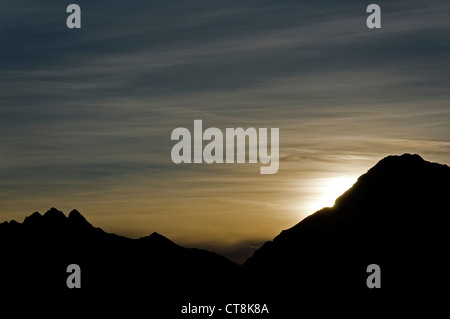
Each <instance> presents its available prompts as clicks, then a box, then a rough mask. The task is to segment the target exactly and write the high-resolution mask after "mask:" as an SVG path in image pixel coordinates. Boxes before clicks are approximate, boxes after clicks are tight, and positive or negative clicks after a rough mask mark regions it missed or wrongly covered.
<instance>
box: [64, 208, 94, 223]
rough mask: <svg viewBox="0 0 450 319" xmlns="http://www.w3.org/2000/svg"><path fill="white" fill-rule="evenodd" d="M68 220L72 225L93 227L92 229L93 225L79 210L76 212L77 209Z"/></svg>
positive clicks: (70, 214)
mask: <svg viewBox="0 0 450 319" xmlns="http://www.w3.org/2000/svg"><path fill="white" fill-rule="evenodd" d="M67 220H68V221H69V223H70V224H72V225H78V226H91V227H92V225H91V224H90V223H89V222H88V221H87V220H86V218H84V216H83V215H81V213H80V212H79V211H78V210H76V209H74V210H72V211H71V212H70V213H69V216H68V217H67Z"/></svg>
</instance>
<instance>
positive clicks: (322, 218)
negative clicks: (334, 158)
mask: <svg viewBox="0 0 450 319" xmlns="http://www.w3.org/2000/svg"><path fill="white" fill-rule="evenodd" d="M449 182H450V168H449V167H448V166H446V165H441V164H436V163H430V162H427V161H424V160H423V159H422V158H421V157H420V156H418V155H410V154H404V155H402V156H389V157H386V158H384V159H383V160H381V161H380V162H379V163H378V164H377V165H375V166H374V167H373V168H371V169H370V170H369V171H368V172H367V173H366V174H364V175H362V176H361V177H360V178H359V179H358V181H357V182H356V183H355V185H354V186H353V187H352V188H351V189H349V190H348V191H347V192H345V193H344V194H343V195H342V196H341V197H339V198H338V199H337V200H336V204H335V206H334V207H332V208H324V209H322V210H320V211H318V212H316V213H314V214H312V215H310V216H309V217H307V218H305V219H304V220H302V221H301V222H300V223H298V224H297V225H295V226H294V227H292V228H290V229H288V230H285V231H282V232H281V233H280V234H279V235H278V236H277V237H275V239H274V240H273V241H271V242H267V243H266V244H264V245H263V247H261V248H260V249H259V250H257V251H256V252H255V254H254V255H253V256H252V257H251V258H249V259H248V260H247V262H246V263H245V264H244V265H242V266H238V265H236V264H234V263H232V262H231V261H229V260H227V259H226V258H224V257H222V256H220V255H217V254H215V253H212V252H208V251H205V250H199V249H188V248H184V247H181V246H179V245H177V244H175V243H173V242H172V241H170V240H169V239H167V238H165V237H164V236H162V235H160V234H157V233H153V234H151V235H150V236H147V237H143V238H140V239H129V238H126V237H122V236H118V235H115V234H109V233H106V232H104V231H103V230H101V229H100V228H96V227H94V226H92V225H91V224H90V223H89V222H88V221H87V220H86V219H85V218H84V217H83V216H82V215H81V214H80V213H79V212H78V211H76V210H74V211H72V212H70V214H69V215H68V216H67V217H66V216H65V215H64V214H63V213H62V212H61V211H58V210H57V209H55V208H52V209H50V210H49V211H48V212H46V213H45V214H44V215H41V214H39V213H34V214H32V215H30V216H28V217H26V218H25V220H24V221H23V223H18V222H15V221H11V222H4V223H2V224H0V243H1V247H2V250H1V260H2V262H1V266H0V271H1V273H0V274H1V286H0V289H1V290H3V292H7V293H8V294H9V295H10V296H19V297H18V298H19V299H18V300H21V299H20V298H25V300H27V301H26V302H30V300H33V301H36V300H39V298H40V297H42V298H44V299H46V300H52V301H53V302H52V304H53V305H54V306H52V307H56V306H55V305H62V304H71V305H73V303H75V304H76V305H77V308H76V309H84V306H86V307H87V306H88V305H91V308H90V309H91V311H92V309H97V310H99V311H100V312H102V313H105V311H106V312H108V311H112V313H115V312H116V311H118V310H119V309H121V310H123V311H125V312H127V313H129V312H130V311H137V312H139V311H142V309H147V310H148V313H149V314H159V316H158V317H159V318H179V317H180V309H181V305H183V304H187V303H188V302H190V303H195V302H197V304H199V305H200V304H203V305H211V304H215V305H217V306H218V307H219V306H222V307H224V306H225V304H227V303H236V302H239V303H266V304H268V305H269V309H270V310H271V314H270V317H272V318H285V317H286V315H296V316H297V315H298V316H300V314H301V311H300V310H299V307H301V308H302V309H303V311H306V309H307V308H308V307H309V308H313V309H315V311H316V313H321V312H323V311H325V310H328V311H333V313H336V312H337V311H338V310H337V309H338V308H335V307H334V305H340V306H341V307H343V309H345V310H347V311H348V310H349V309H351V308H352V307H353V308H355V309H357V308H358V307H359V309H361V307H362V306H364V305H367V306H368V307H372V308H373V307H376V308H377V309H388V308H389V309H391V310H392V309H393V307H394V308H395V307H397V308H401V309H402V310H403V311H406V310H408V309H406V310H405V309H403V308H402V307H400V306H399V302H398V298H401V300H407V301H408V303H411V302H414V300H417V301H419V303H420V304H422V305H423V304H425V305H426V304H427V303H426V302H427V301H428V300H430V298H431V297H432V298H433V299H434V294H435V293H437V292H439V291H442V289H445V284H444V281H445V280H446V279H445V278H446V273H447V271H448V267H447V265H448V261H447V259H448V258H447V256H446V255H447V252H448V242H449V240H448V237H449V231H448V227H449V224H448V216H449V213H450V209H449V205H448V195H449V194H450V183H449ZM69 264H78V265H79V266H80V267H81V269H82V288H81V289H69V288H67V286H66V278H67V276H68V274H67V273H66V267H67V266H68V265H69ZM370 264H377V265H379V266H380V267H381V288H380V289H376V288H374V289H369V288H368V287H367V285H366V279H367V277H368V275H369V274H368V273H367V271H366V269H367V266H368V265H370ZM2 295H4V294H2ZM28 295H30V296H32V297H29V299H27V297H26V296H28ZM16 300H17V299H16ZM392 300H396V302H395V303H394V301H392ZM434 300H436V299H434ZM390 301H392V303H391V302H390ZM352 304H353V305H354V306H351V305H352ZM356 304H358V305H359V306H356ZM324 305H327V306H326V307H325V306H324ZM346 305H347V307H346ZM348 307H350V308H348ZM372 308H371V309H372ZM71 309H74V308H73V307H72V308H71ZM409 310H413V309H412V308H411V309H409ZM299 311H300V312H299ZM149 317H154V316H152V315H149ZM184 317H189V316H188V315H185V316H184ZM184 317H181V318H184ZM205 317H206V316H205ZM215 317H216V318H217V317H219V314H217V315H215ZM265 317H268V316H267V315H266V316H265ZM291 317H292V316H291ZM193 318H197V317H193ZM238 318H240V317H238ZM246 318H248V316H247V317H246ZM258 318H264V316H259V317H258Z"/></svg>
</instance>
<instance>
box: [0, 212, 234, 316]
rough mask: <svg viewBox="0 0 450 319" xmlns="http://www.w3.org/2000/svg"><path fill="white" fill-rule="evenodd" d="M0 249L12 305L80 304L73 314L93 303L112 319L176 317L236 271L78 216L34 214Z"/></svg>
mask: <svg viewBox="0 0 450 319" xmlns="http://www.w3.org/2000/svg"><path fill="white" fill-rule="evenodd" d="M0 243H1V246H2V251H1V258H2V263H1V264H0V276H1V285H0V289H1V290H2V291H4V292H5V291H7V292H8V294H9V295H10V297H11V298H12V299H16V300H17V299H19V300H20V298H23V295H24V293H25V294H26V295H29V296H32V297H29V298H28V299H27V303H29V302H34V303H35V305H36V304H37V305H39V307H40V306H42V302H44V301H43V300H42V299H45V300H47V299H51V300H53V303H54V304H53V306H51V307H50V308H55V307H56V306H58V305H61V304H66V305H67V306H68V307H71V308H73V304H75V305H77V304H78V308H77V309H81V308H80V306H81V305H80V303H84V304H85V303H86V301H87V300H95V307H94V308H95V309H99V310H101V311H100V312H101V313H102V314H105V313H107V312H105V311H108V310H109V311H111V304H114V305H115V306H114V307H113V309H114V312H113V313H114V314H117V313H116V312H117V311H118V309H121V307H122V310H124V309H125V310H126V311H125V312H126V313H127V314H128V315H129V312H130V311H132V310H133V309H135V310H136V309H141V310H142V308H140V307H139V305H141V306H142V305H143V304H146V305H147V304H148V303H151V304H153V309H152V314H158V313H164V314H165V315H168V314H170V312H171V311H172V312H174V311H175V310H176V312H177V314H178V313H179V309H178V307H177V309H175V307H174V303H177V302H179V301H180V300H183V299H184V298H187V297H189V296H196V295H199V294H203V293H204V292H208V294H209V291H210V290H211V289H212V288H213V287H215V286H216V285H224V286H226V285H227V282H228V277H229V276H232V275H233V274H234V272H235V271H236V269H237V264H235V263H233V262H231V261H229V260H228V259H226V258H225V257H223V256H220V255H218V254H216V253H213V252H209V251H206V250H201V249H196V248H185V247H182V246H179V245H177V244H175V243H174V242H172V241H171V240H169V239H168V238H166V237H164V236H162V235H160V234H158V233H156V232H155V233H152V234H151V235H149V236H146V237H142V238H139V239H130V238H126V237H122V236H119V235H116V234H110V233H106V232H104V231H103V230H102V229H100V228H96V227H94V226H92V225H91V224H90V223H89V222H88V221H87V220H86V219H85V218H84V217H83V216H82V215H81V214H80V213H79V212H78V211H77V210H73V211H71V212H70V214H69V215H68V216H67V217H66V216H65V215H64V213H63V212H61V211H59V210H57V209H56V208H51V209H50V210H49V211H47V212H46V213H45V214H43V215H41V214H40V213H38V212H36V213H33V214H32V215H30V216H28V217H26V218H25V219H24V221H23V223H18V222H16V221H10V222H4V223H2V224H0ZM70 264H77V265H79V266H80V268H81V273H82V281H81V282H82V284H81V285H82V286H81V289H69V288H68V287H67V285H66V279H67V277H68V276H69V273H67V272H66V269H67V266H68V265H70ZM219 274H220V276H218V275H219ZM211 278H214V280H211ZM13 296H15V298H13ZM44 296H45V297H44ZM38 301H39V302H38ZM167 304H170V305H171V307H169V306H165V305H167ZM130 307H131V309H130ZM58 309H59V307H58ZM173 315H174V316H175V314H173ZM168 317H171V316H170V315H168Z"/></svg>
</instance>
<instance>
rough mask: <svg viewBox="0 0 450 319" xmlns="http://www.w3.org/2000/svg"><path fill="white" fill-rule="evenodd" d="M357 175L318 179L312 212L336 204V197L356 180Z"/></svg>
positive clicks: (311, 206) (311, 207)
mask: <svg viewBox="0 0 450 319" xmlns="http://www.w3.org/2000/svg"><path fill="white" fill-rule="evenodd" d="M356 180H357V177H353V176H336V177H331V178H323V179H320V180H318V181H317V184H316V187H315V193H316V199H315V200H313V201H312V202H311V205H310V208H309V210H310V214H312V213H314V212H316V211H318V210H319V209H322V208H324V207H332V206H334V202H335V201H336V199H337V198H338V197H339V196H341V195H342V194H343V193H345V191H347V190H348V189H349V188H350V187H352V186H353V184H354V183H355V182H356Z"/></svg>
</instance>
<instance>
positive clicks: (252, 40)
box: [0, 0, 450, 243]
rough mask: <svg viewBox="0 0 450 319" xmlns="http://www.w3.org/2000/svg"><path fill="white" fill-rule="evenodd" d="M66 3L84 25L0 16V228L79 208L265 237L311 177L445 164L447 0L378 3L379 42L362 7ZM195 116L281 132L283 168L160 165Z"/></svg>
mask: <svg viewBox="0 0 450 319" xmlns="http://www.w3.org/2000/svg"><path fill="white" fill-rule="evenodd" d="M77 3H78V4H79V5H80V6H81V8H82V29H80V30H68V29H67V28H66V27H65V19H66V16H67V14H66V12H65V6H66V5H65V4H63V3H61V2H59V1H58V2H56V1H49V2H48V3H47V2H46V3H45V5H44V4H43V2H41V1H30V0H17V1H3V2H2V3H1V4H0V6H2V10H0V42H1V43H2V48H1V49H0V154H1V156H0V176H1V177H2V184H1V186H0V190H1V191H2V193H1V194H2V201H1V202H2V207H0V210H1V211H2V212H3V213H1V214H3V215H0V216H5V217H6V216H17V215H18V214H25V213H28V212H29V211H30V210H31V211H34V210H38V209H41V210H43V211H45V210H46V209H48V208H49V207H51V206H58V204H60V205H63V206H64V205H67V206H68V209H72V208H80V209H81V210H82V208H83V207H79V205H82V206H84V208H85V209H86V210H87V212H85V214H87V215H89V214H92V217H93V218H94V221H98V222H99V223H100V224H99V226H103V225H105V226H104V227H106V228H107V229H108V230H111V231H116V232H124V233H133V234H134V235H135V236H138V235H145V234H147V233H148V232H149V231H158V232H161V233H163V234H165V235H167V236H169V237H171V236H172V237H173V238H176V239H179V240H181V241H183V240H184V241H185V242H193V239H192V237H196V236H198V238H199V239H198V241H203V242H207V241H208V240H211V238H212V237H214V236H217V237H220V238H221V241H222V242H226V241H227V237H229V238H233V240H232V242H233V243H236V242H238V241H240V240H242V241H245V240H246V238H250V237H251V238H253V239H255V238H256V239H257V240H262V238H267V239H269V238H270V237H271V236H272V235H276V233H277V232H278V231H279V230H280V229H282V228H286V227H288V226H291V225H292V224H294V223H295V222H296V221H298V220H299V219H300V218H301V217H302V216H304V214H306V213H310V212H306V211H303V210H301V209H300V210H299V209H298V207H302V204H301V203H302V202H307V201H308V200H310V199H311V194H310V191H309V190H308V185H313V183H314V181H315V179H317V178H325V177H327V176H330V175H333V176H334V175H336V174H338V173H342V174H350V173H358V174H359V173H362V172H364V171H365V170H366V169H368V168H369V167H370V166H371V165H373V164H374V163H375V162H376V161H377V160H379V159H380V158H381V157H382V156H384V155H388V154H391V153H396V154H398V153H402V152H417V153H421V154H424V155H425V157H426V158H427V156H429V159H430V160H436V161H441V162H446V161H447V159H448V154H450V148H449V146H448V143H447V141H448V140H449V138H450V136H449V135H450V133H449V131H448V127H449V121H450V113H449V111H448V102H449V100H450V94H449V91H448V87H449V85H450V83H449V82H450V76H449V74H450V72H449V71H450V70H449V65H448V55H449V51H450V43H449V41H448V38H449V36H450V29H449V22H448V16H447V12H448V9H449V4H448V2H447V1H428V2H411V1H396V2H395V3H393V2H392V1H380V2H379V3H378V4H380V6H381V8H382V28H381V30H375V31H374V30H368V29H367V27H366V26H365V19H366V16H367V14H366V12H365V4H362V3H361V2H360V1H346V2H345V3H342V2H340V3H337V2H336V1H321V2H317V3H312V2H307V1H269V2H265V3H264V4H262V3H261V2H260V1H245V2H242V1H226V2H218V1H214V2H211V1H170V2H161V1H127V2H123V1H95V2H93V1H84V0H80V1H79V2H77ZM194 119H202V120H203V122H204V126H205V127H219V128H226V127H250V126H252V127H279V128H280V156H281V163H280V170H279V173H278V174H277V175H276V176H273V177H261V176H259V174H258V171H259V164H258V165H247V164H246V165H235V166H229V165H216V166H205V165H197V166H195V165H191V166H177V165H175V164H173V163H171V161H170V149H171V146H172V141H170V133H171V131H172V130H173V129H174V128H176V127H180V126H183V127H192V125H193V120H194ZM299 181H300V182H299ZM295 185H297V186H298V185H300V186H298V187H297V186H295ZM55 202H56V203H55ZM60 207H61V208H63V207H62V206H60ZM295 207H297V208H295ZM96 211H98V213H95V212H96ZM14 214H15V215H14ZM19 219H20V218H19ZM174 221H176V222H174ZM175 224H176V225H175ZM199 224H201V225H202V230H201V231H199V230H198V225H199ZM136 225H139V226H136ZM247 225H254V226H252V227H251V229H248V228H249V227H248V226H247ZM199 232H200V233H199ZM219 232H220V236H219V235H218V233H219ZM183 238H184V239H183Z"/></svg>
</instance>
